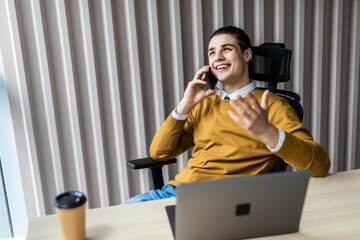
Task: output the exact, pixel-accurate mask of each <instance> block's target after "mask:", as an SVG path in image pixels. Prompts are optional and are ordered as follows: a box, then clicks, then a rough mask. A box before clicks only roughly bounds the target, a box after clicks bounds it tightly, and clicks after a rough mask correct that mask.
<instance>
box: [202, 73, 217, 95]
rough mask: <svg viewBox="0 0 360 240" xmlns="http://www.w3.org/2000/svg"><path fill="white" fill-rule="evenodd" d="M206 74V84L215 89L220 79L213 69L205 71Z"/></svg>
mask: <svg viewBox="0 0 360 240" xmlns="http://www.w3.org/2000/svg"><path fill="white" fill-rule="evenodd" d="M204 74H205V80H206V85H207V86H208V88H210V89H211V90H212V89H214V88H215V85H216V83H217V81H218V79H217V78H216V77H215V76H214V74H213V73H212V72H211V69H210V70H209V71H208V72H205V73H204Z"/></svg>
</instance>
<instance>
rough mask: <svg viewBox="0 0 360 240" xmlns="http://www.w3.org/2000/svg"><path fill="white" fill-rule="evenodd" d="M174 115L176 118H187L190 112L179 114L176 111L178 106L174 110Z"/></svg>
mask: <svg viewBox="0 0 360 240" xmlns="http://www.w3.org/2000/svg"><path fill="white" fill-rule="evenodd" d="M172 116H173V118H175V119H177V120H186V119H187V117H188V116H189V114H185V115H179V114H177V113H176V108H175V109H174V111H172Z"/></svg>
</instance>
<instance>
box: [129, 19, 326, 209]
mask: <svg viewBox="0 0 360 240" xmlns="http://www.w3.org/2000/svg"><path fill="white" fill-rule="evenodd" d="M208 49H209V50H208V58H209V66H204V67H202V68H201V69H200V70H199V71H198V72H197V73H196V74H195V77H194V79H193V80H192V81H191V82H190V83H189V84H188V86H187V88H186V90H185V93H184V97H183V99H182V100H181V101H180V103H179V104H178V106H177V107H176V109H175V110H174V111H173V112H172V113H171V114H170V116H169V117H168V118H167V119H166V121H165V122H164V123H163V125H162V126H161V127H160V129H159V130H158V132H157V133H156V135H155V137H154V139H153V142H152V144H151V147H150V155H151V157H152V158H153V159H155V160H158V161H166V160H168V159H170V158H173V157H175V156H178V155H179V154H181V153H183V152H184V151H186V150H188V149H189V148H191V147H194V149H193V152H192V156H193V157H192V158H191V159H189V161H188V165H187V167H186V168H182V169H181V170H180V172H179V173H178V174H177V175H176V177H175V180H172V181H170V182H169V184H168V185H166V186H165V187H164V188H163V189H162V190H156V191H154V190H152V191H149V192H147V193H144V194H140V195H138V196H135V197H134V198H132V199H129V200H128V201H127V202H125V203H131V202H140V201H149V200H154V199H161V198H168V197H174V196H175V195H176V190H175V187H176V185H177V184H181V183H188V182H194V181H202V180H210V179H220V178H227V177H236V176H242V175H254V174H260V173H265V172H270V171H271V170H272V169H273V167H274V166H275V163H276V161H277V160H278V158H279V157H280V158H282V159H283V160H284V161H285V162H287V163H288V164H290V165H291V166H292V167H294V168H295V169H298V170H301V169H311V170H312V175H313V176H325V175H326V174H327V172H328V169H329V167H330V161H329V157H328V154H327V153H326V151H325V149H324V148H323V147H322V146H321V145H320V144H318V143H316V142H314V140H313V138H312V137H311V134H310V132H309V131H308V130H307V129H306V128H305V127H304V126H303V125H302V124H301V122H300V121H299V119H298V116H297V114H296V112H295V111H294V110H293V109H292V107H291V106H290V105H289V104H288V102H287V101H286V100H285V99H283V98H281V97H279V96H277V95H275V94H272V93H270V92H269V91H268V90H266V91H262V90H259V89H256V88H255V84H254V83H253V82H252V81H251V80H250V78H249V69H248V63H249V61H251V59H252V52H251V43H250V39H249V37H248V36H247V35H246V33H245V32H244V31H243V30H241V29H239V28H236V27H232V26H229V27H223V28H220V29H218V30H217V31H215V32H214V33H213V35H212V36H211V38H210V42H209V48H208ZM209 70H211V71H212V72H213V73H214V75H215V76H216V77H217V78H218V79H219V81H220V82H221V83H222V89H220V95H212V94H213V93H215V92H216V91H218V90H219V89H218V88H215V89H214V90H211V89H208V90H205V88H204V87H205V85H206V81H205V80H204V78H203V74H204V73H205V72H207V71H209ZM228 99H229V100H228ZM299 153H301V154H299Z"/></svg>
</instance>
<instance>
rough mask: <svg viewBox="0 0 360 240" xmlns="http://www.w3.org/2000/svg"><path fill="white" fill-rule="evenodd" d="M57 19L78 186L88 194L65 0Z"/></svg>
mask: <svg viewBox="0 0 360 240" xmlns="http://www.w3.org/2000/svg"><path fill="white" fill-rule="evenodd" d="M56 18H57V19H56V20H57V24H58V31H59V36H60V39H59V40H60V48H61V61H62V63H63V69H62V70H63V78H64V82H65V86H66V102H64V104H67V106H68V111H69V113H68V114H69V116H68V117H69V120H70V128H71V133H70V134H71V141H72V145H73V154H74V156H73V157H74V163H75V171H76V179H77V186H78V188H79V190H80V191H82V192H84V193H85V194H87V192H88V189H87V183H86V175H85V164H84V155H83V145H82V140H81V133H80V122H79V109H78V105H77V99H76V89H75V80H74V70H73V64H72V57H71V52H70V40H69V29H68V24H67V17H66V7H65V2H64V0H57V1H56Z"/></svg>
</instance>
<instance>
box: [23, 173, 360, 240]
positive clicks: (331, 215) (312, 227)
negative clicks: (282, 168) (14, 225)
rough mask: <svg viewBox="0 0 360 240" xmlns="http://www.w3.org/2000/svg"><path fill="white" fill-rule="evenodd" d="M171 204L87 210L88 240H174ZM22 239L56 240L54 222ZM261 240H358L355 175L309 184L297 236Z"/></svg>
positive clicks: (41, 221) (38, 221)
mask: <svg viewBox="0 0 360 240" xmlns="http://www.w3.org/2000/svg"><path fill="white" fill-rule="evenodd" d="M175 202H176V200H175V199H174V198H173V199H165V200H159V201H152V202H145V203H138V204H130V205H126V206H114V207H107V208H102V209H91V210H87V212H86V221H87V222H86V235H87V239H156V240H161V239H173V237H172V232H171V228H170V225H169V223H168V220H167V215H166V211H165V208H164V207H165V206H166V205H171V204H175ZM26 239H29V240H31V239H36V240H41V239H61V235H60V229H59V226H58V221H57V216H56V215H49V216H45V217H40V218H33V219H31V220H30V221H29V228H28V233H27V238H26ZM260 239H280V240H281V239H327V240H328V239H360V169H358V170H352V171H347V172H341V173H337V174H334V175H331V176H328V177H325V178H311V179H310V184H309V188H308V192H307V195H306V199H305V205H304V210H303V214H302V218H301V223H300V230H299V232H297V233H293V234H285V235H277V236H272V237H263V238H260Z"/></svg>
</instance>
